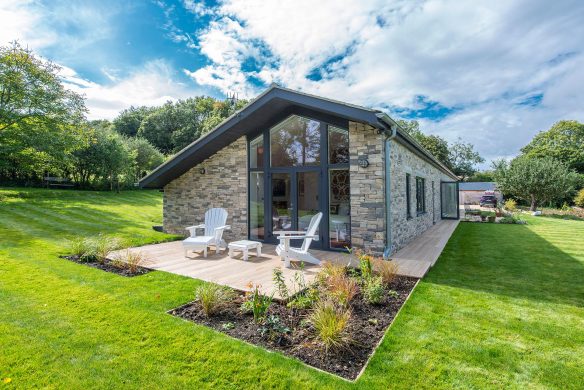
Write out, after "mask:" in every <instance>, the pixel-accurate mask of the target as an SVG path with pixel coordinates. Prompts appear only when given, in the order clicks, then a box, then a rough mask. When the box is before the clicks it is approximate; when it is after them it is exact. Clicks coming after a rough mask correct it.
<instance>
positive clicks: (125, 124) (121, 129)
mask: <svg viewBox="0 0 584 390" xmlns="http://www.w3.org/2000/svg"><path fill="white" fill-rule="evenodd" d="M155 110H156V108H153V107H145V106H142V107H133V106H132V107H130V108H128V109H125V110H123V111H122V112H120V114H119V115H118V116H117V117H116V118H115V119H114V121H113V125H114V130H115V131H117V132H118V133H120V134H122V135H126V136H129V137H135V136H136V135H137V134H138V130H139V129H140V125H141V124H142V121H144V119H145V118H146V117H147V116H148V115H150V114H151V113H153V112H154V111H155Z"/></svg>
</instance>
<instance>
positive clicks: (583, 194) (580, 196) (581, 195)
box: [574, 188, 584, 207]
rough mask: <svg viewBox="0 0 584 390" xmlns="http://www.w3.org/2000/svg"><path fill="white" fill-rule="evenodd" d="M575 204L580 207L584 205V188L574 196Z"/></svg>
mask: <svg viewBox="0 0 584 390" xmlns="http://www.w3.org/2000/svg"><path fill="white" fill-rule="evenodd" d="M574 204H575V205H576V206H578V207H584V188H582V189H581V190H580V191H578V193H577V194H576V197H575V198H574Z"/></svg>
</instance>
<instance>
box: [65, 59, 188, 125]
mask: <svg viewBox="0 0 584 390" xmlns="http://www.w3.org/2000/svg"><path fill="white" fill-rule="evenodd" d="M61 76H62V78H63V80H64V82H65V85H66V86H67V87H68V88H70V89H72V90H74V91H76V92H78V93H82V94H84V95H85V97H86V99H87V100H86V105H87V107H88V108H89V110H90V113H89V119H113V118H114V117H115V116H117V114H118V113H119V112H120V111H121V110H123V109H125V108H128V107H130V106H156V105H161V104H164V103H165V102H166V101H168V100H173V101H174V100H177V99H184V98H187V97H189V96H193V95H195V94H196V93H197V91H194V90H193V89H192V88H191V87H190V86H187V85H185V84H183V83H181V82H178V81H176V79H175V78H174V76H175V75H174V72H173V69H172V68H171V67H170V66H169V65H168V64H167V63H166V62H165V61H163V60H155V61H150V62H148V63H146V64H145V65H144V67H143V68H141V69H138V70H136V71H134V72H131V73H130V74H129V75H128V76H127V77H125V78H120V79H118V80H117V81H116V82H115V83H111V84H107V85H102V84H98V83H95V82H92V81H88V80H85V79H83V78H81V77H80V76H79V75H78V74H77V73H76V72H75V71H74V70H73V69H71V68H67V67H63V68H62V70H61Z"/></svg>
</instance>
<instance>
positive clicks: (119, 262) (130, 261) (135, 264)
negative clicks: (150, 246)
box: [110, 249, 147, 273]
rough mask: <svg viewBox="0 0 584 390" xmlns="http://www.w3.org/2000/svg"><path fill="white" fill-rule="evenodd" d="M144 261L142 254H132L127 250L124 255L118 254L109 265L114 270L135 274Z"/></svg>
mask: <svg viewBox="0 0 584 390" xmlns="http://www.w3.org/2000/svg"><path fill="white" fill-rule="evenodd" d="M146 261H147V258H146V256H145V255H144V254H143V253H142V252H133V251H130V250H129V249H128V250H126V251H125V252H124V253H121V254H118V255H117V256H116V257H115V258H114V259H112V261H111V263H110V264H111V265H113V266H114V267H116V268H119V269H127V270H128V271H129V272H131V273H136V272H138V269H139V268H140V267H141V266H142V265H144V263H146Z"/></svg>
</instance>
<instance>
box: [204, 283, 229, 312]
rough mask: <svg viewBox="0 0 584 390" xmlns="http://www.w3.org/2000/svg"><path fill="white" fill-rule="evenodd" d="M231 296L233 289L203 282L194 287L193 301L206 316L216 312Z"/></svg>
mask: <svg viewBox="0 0 584 390" xmlns="http://www.w3.org/2000/svg"><path fill="white" fill-rule="evenodd" d="M232 298H233V290H231V289H229V288H226V287H223V286H219V285H217V284H214V283H203V284H202V285H200V286H198V287H197V288H196V289H195V301H197V302H198V304H199V305H200V306H201V311H202V312H203V313H204V314H205V315H206V316H207V317H211V316H213V315H215V314H217V313H218V312H219V311H220V310H221V309H222V308H223V307H225V305H226V304H227V303H228V302H229V301H230V300H231V299H232Z"/></svg>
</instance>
